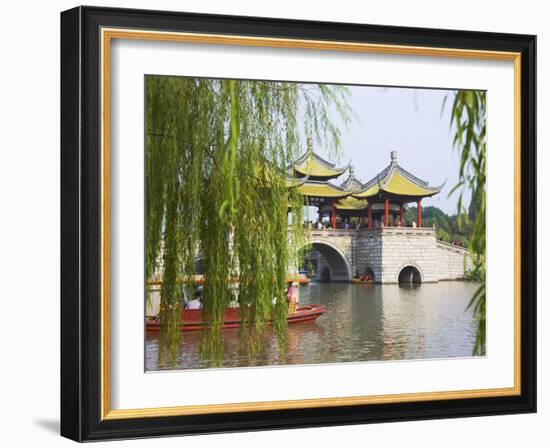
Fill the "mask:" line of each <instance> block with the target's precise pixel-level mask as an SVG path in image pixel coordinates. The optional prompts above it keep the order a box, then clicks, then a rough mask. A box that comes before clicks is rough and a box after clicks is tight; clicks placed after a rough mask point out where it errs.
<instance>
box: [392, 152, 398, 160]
mask: <svg viewBox="0 0 550 448" xmlns="http://www.w3.org/2000/svg"><path fill="white" fill-rule="evenodd" d="M391 163H397V151H392V152H391Z"/></svg>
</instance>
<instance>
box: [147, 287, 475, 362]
mask: <svg viewBox="0 0 550 448" xmlns="http://www.w3.org/2000/svg"><path fill="white" fill-rule="evenodd" d="M477 286H478V285H476V284H473V283H467V282H441V283H434V284H428V283H427V284H422V285H415V284H412V285H402V286H398V285H350V284H311V285H310V286H306V287H302V288H301V289H300V303H301V304H322V305H325V306H326V307H327V310H328V311H327V313H325V314H324V315H323V316H321V317H320V318H319V319H318V320H317V321H315V322H309V323H299V324H294V325H290V326H289V327H288V333H287V350H286V353H285V355H284V356H281V355H280V354H279V352H278V350H277V340H276V337H275V335H274V334H273V333H272V332H269V334H268V335H266V341H265V342H266V343H265V344H264V349H263V351H262V352H261V353H258V354H257V355H256V356H251V355H250V354H249V353H248V350H247V346H246V343H243V341H242V339H241V338H240V337H239V330H223V338H224V341H223V342H224V360H223V363H222V367H247V366H265V365H281V364H320V363H329V362H331V363H334V362H349V361H373V360H389V359H422V358H442V357H463V356H471V354H472V349H473V346H474V343H475V335H476V322H475V319H474V317H473V314H472V312H471V311H466V306H467V304H468V302H469V299H470V298H471V297H472V295H473V293H474V292H475V290H476V288H477ZM199 338H200V334H199V333H195V332H187V333H184V337H183V341H182V343H181V347H180V356H179V360H178V365H177V367H175V368H180V369H190V368H198V367H200V365H199V357H198V347H199ZM145 345H146V346H145V350H146V369H147V370H159V369H170V368H174V367H171V366H167V365H159V364H158V336H155V335H148V336H147V338H146V344H145Z"/></svg>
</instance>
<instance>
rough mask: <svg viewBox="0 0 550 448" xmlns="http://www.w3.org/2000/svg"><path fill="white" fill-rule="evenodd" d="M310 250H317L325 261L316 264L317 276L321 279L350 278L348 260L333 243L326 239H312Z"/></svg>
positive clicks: (338, 279) (337, 279)
mask: <svg viewBox="0 0 550 448" xmlns="http://www.w3.org/2000/svg"><path fill="white" fill-rule="evenodd" d="M308 249H309V250H310V251H317V252H319V254H321V256H322V257H323V259H324V260H325V262H326V265H323V266H318V268H317V278H318V279H319V280H321V281H333V282H334V281H335V282H338V281H340V282H346V281H347V282H349V281H351V278H352V272H351V266H350V262H349V260H348V259H347V257H346V255H345V254H344V253H343V252H342V251H341V250H340V249H339V248H338V247H336V246H335V245H333V244H331V243H328V242H326V241H318V240H313V241H312V242H311V244H310V245H309V247H308Z"/></svg>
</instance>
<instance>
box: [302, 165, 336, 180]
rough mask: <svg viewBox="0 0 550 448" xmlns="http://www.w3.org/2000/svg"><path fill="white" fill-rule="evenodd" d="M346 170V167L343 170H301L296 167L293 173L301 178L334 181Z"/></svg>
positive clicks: (316, 168)
mask: <svg viewBox="0 0 550 448" xmlns="http://www.w3.org/2000/svg"><path fill="white" fill-rule="evenodd" d="M346 170H347V167H345V168H338V169H329V168H318V167H315V168H312V169H302V168H298V167H294V172H296V173H298V174H300V175H302V176H308V177H312V178H313V177H315V178H318V179H320V180H329V179H334V178H336V177H340V176H341V175H342V174H344V173H345V172H346Z"/></svg>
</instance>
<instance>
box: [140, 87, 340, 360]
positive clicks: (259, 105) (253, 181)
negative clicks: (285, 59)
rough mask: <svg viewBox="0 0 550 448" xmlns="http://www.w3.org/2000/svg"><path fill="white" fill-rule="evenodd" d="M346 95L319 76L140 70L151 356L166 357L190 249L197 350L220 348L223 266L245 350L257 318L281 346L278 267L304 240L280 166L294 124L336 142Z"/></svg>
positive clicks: (258, 332) (297, 200)
mask: <svg viewBox="0 0 550 448" xmlns="http://www.w3.org/2000/svg"><path fill="white" fill-rule="evenodd" d="M347 95H348V92H347V90H346V89H345V88H343V87H338V86H327V85H303V84H297V83H285V82H262V81H236V80H216V79H198V78H176V77H160V76H148V77H147V78H146V164H145V165H146V168H145V169H146V275H147V278H148V279H149V278H151V276H153V275H159V276H161V277H162V286H161V290H160V297H161V298H160V310H159V317H160V322H161V334H160V344H159V345H160V350H159V357H160V360H161V362H163V361H166V362H168V363H175V362H176V359H177V356H178V351H179V342H180V338H181V334H180V331H179V324H180V315H181V296H182V291H181V284H180V282H181V281H182V279H183V281H185V280H186V279H190V278H191V276H192V275H194V273H195V271H194V270H195V260H196V258H197V256H198V255H199V254H200V256H201V259H202V262H203V270H204V272H203V273H204V278H205V282H204V290H203V293H202V302H203V318H204V319H205V321H206V322H207V323H208V325H206V326H205V330H204V332H203V334H202V337H201V347H200V353H201V358H202V359H203V362H205V363H209V364H210V365H215V364H217V363H219V362H220V361H221V359H222V356H223V341H222V335H221V331H220V330H221V326H222V323H223V317H224V310H225V308H226V306H227V305H228V303H229V302H230V301H231V300H232V297H233V294H234V293H235V291H234V287H233V286H234V283H233V282H234V279H235V278H238V282H239V285H240V286H239V289H238V302H239V306H240V312H241V321H242V322H243V324H242V326H243V327H244V328H245V329H246V330H247V331H246V334H247V335H248V343H249V348H250V350H252V351H254V350H257V349H258V347H259V345H260V341H261V340H262V334H264V332H265V330H266V328H267V325H268V323H269V322H272V323H273V327H274V329H275V332H276V334H277V337H278V342H279V348H280V349H281V350H284V346H285V333H286V323H287V319H286V316H287V311H288V310H287V303H286V300H285V287H286V285H285V279H286V275H287V273H288V270H289V267H290V266H293V265H297V264H298V261H299V259H300V256H301V253H300V252H301V249H302V248H303V247H304V246H305V244H306V242H307V235H306V234H305V233H304V230H303V226H302V212H303V206H304V202H303V201H304V199H303V198H302V197H301V196H300V195H299V194H298V192H297V191H296V189H295V188H293V185H294V183H293V181H292V180H290V181H289V179H288V178H287V171H286V168H287V166H288V164H289V163H290V162H291V161H293V160H295V159H296V157H297V155H298V153H299V152H300V144H299V143H300V135H301V134H304V135H307V136H310V137H312V138H315V139H316V141H317V142H318V143H319V144H323V145H325V146H326V147H329V148H333V149H334V150H337V149H338V148H339V146H340V132H339V129H338V128H337V127H336V126H335V125H334V124H333V122H332V121H331V118H330V117H331V114H336V115H337V116H339V119H340V121H343V122H344V123H347V122H348V120H349V118H350V109H349V106H348V105H347V100H346V99H347ZM289 216H291V219H289ZM243 334H244V332H243Z"/></svg>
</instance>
